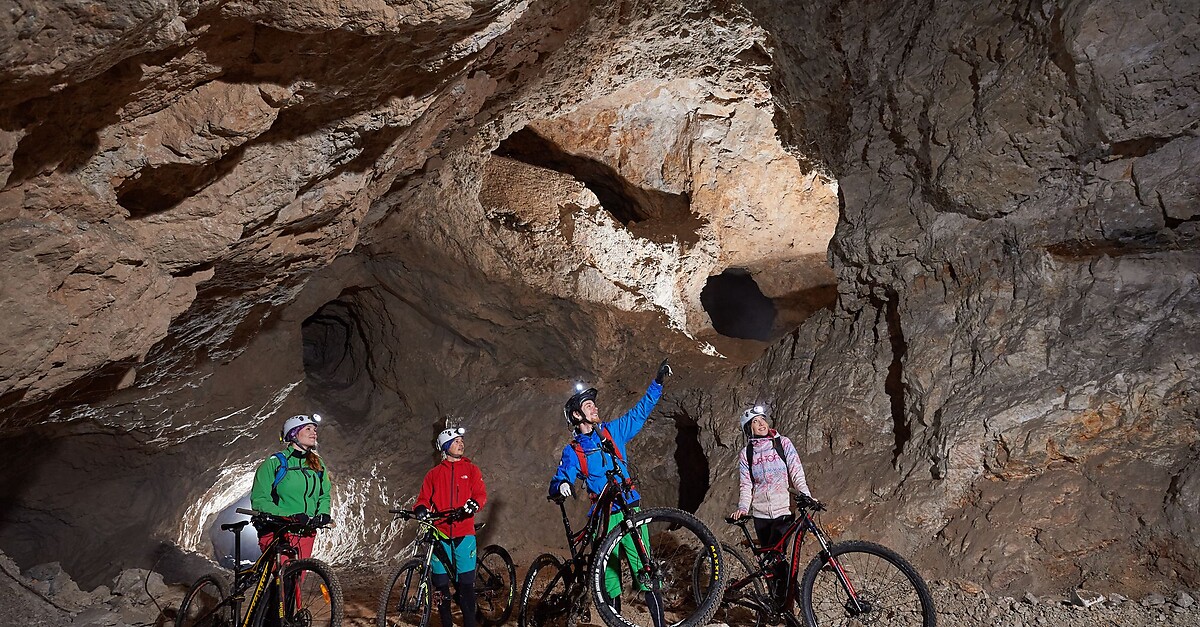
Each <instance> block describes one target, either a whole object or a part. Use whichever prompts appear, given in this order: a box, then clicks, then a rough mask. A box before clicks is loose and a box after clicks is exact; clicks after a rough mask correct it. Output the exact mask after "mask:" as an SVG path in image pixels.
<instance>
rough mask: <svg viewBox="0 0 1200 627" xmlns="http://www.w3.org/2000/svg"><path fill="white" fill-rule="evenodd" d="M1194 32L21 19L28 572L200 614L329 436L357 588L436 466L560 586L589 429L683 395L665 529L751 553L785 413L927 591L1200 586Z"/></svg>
mask: <svg viewBox="0 0 1200 627" xmlns="http://www.w3.org/2000/svg"><path fill="white" fill-rule="evenodd" d="M1193 4H1194V3H1189V2H1186V1H1184V0H1175V1H1173V2H1157V3H1151V2H1115V1H1107V0H1091V1H1079V2H1072V3H1068V4H1066V5H1062V6H1050V5H1045V6H1042V5H1038V6H1032V5H1030V6H1009V5H1003V4H1001V5H997V4H996V3H985V2H968V3H959V4H956V5H954V6H941V5H939V6H937V7H933V6H931V5H927V4H920V3H915V2H901V3H899V4H896V3H891V4H881V3H869V2H832V1H830V2H808V3H795V2H784V1H778V2H776V1H773V0H750V1H748V2H746V3H744V4H737V3H712V4H706V3H701V4H700V5H697V4H696V3H693V2H683V1H679V2H672V1H666V2H660V3H655V4H654V5H647V4H644V3H628V2H615V3H606V2H592V3H578V2H567V1H556V0H546V1H540V2H530V1H525V0H520V1H516V0H493V1H485V0H475V1H459V2H455V1H444V2H443V1H437V2H420V3H404V2H383V1H373V0H359V1H354V2H345V1H341V2H322V1H318V0H305V1H295V0H292V1H288V2H282V1H275V0H263V1H253V0H250V1H237V2H211V1H201V2H151V1H146V2H132V1H131V2H106V3H91V4H87V3H85V4H82V5H63V4H61V3H39V2H36V1H33V0H22V1H21V2H18V3H17V4H16V5H15V7H14V8H13V10H12V11H10V13H11V15H10V17H11V19H10V20H5V22H4V25H3V26H0V44H2V47H0V49H2V50H3V52H0V244H3V245H2V246H0V271H3V273H4V274H3V276H4V277H5V279H4V280H3V281H0V442H2V443H3V444H4V445H5V451H6V457H7V461H8V462H9V463H10V467H11V468H13V470H12V471H11V472H8V473H6V474H5V476H3V477H2V478H0V510H3V511H4V515H3V517H2V518H0V549H2V550H3V551H4V552H5V553H7V554H8V555H10V556H12V557H13V558H14V559H15V560H16V562H17V564H19V565H21V566H22V567H29V566H33V565H36V564H44V563H48V562H60V563H61V564H62V568H63V569H65V571H66V572H67V573H69V574H70V575H71V576H72V577H74V580H75V581H79V582H80V585H82V586H83V587H85V588H90V587H94V586H96V585H99V584H100V583H103V582H109V581H112V580H113V576H114V575H116V574H117V573H118V572H120V571H121V570H123V569H127V568H130V567H138V568H142V569H146V568H150V567H154V566H155V564H156V563H157V564H159V566H157V568H158V570H159V571H161V572H163V573H164V574H165V576H166V578H167V579H168V582H171V581H182V580H186V579H187V578H188V577H190V576H192V575H194V573H195V571H196V570H197V569H198V568H199V567H198V566H197V565H196V564H195V563H194V562H191V561H189V560H188V558H187V557H185V555H184V553H186V552H188V551H198V552H200V553H202V554H207V555H212V554H213V551H214V549H213V548H212V544H213V538H214V535H213V534H217V535H219V532H216V531H213V530H212V527H211V526H212V524H213V522H214V521H215V520H217V519H218V517H219V516H221V515H223V512H224V511H225V510H227V508H229V507H230V506H232V505H235V504H236V503H237V502H238V501H239V499H241V498H242V497H243V496H244V495H245V494H246V492H247V491H248V489H249V486H250V476H251V473H252V472H253V470H254V468H255V467H256V465H257V464H258V463H259V462H260V461H261V460H262V459H264V458H265V457H266V456H268V455H269V454H270V453H272V452H273V451H274V450H276V448H278V447H279V442H278V429H279V425H280V423H281V422H282V420H283V419H284V418H285V417H286V416H289V415H291V414H295V413H308V412H313V411H319V412H321V413H322V414H324V415H326V416H327V421H326V422H325V423H324V424H323V427H322V431H321V436H320V438H321V450H322V451H323V455H324V456H325V458H326V460H327V461H328V463H329V465H330V468H331V476H332V478H333V481H334V484H335V494H334V514H335V518H337V519H338V520H339V521H340V523H341V524H340V525H339V527H338V528H337V530H335V531H334V532H332V533H330V534H327V535H326V536H325V537H323V538H322V539H321V543H320V544H319V552H321V554H322V555H324V556H325V557H327V558H328V559H330V560H331V561H332V562H334V563H335V564H336V565H338V566H339V567H340V566H344V565H349V564H355V565H363V564H367V565H375V566H377V567H378V568H380V569H381V570H383V569H386V568H387V565H389V564H392V563H393V562H394V560H395V559H396V557H397V555H399V554H400V553H401V552H402V550H403V549H404V547H405V546H406V543H407V541H408V539H410V538H411V531H412V530H411V529H406V528H405V527H404V526H403V525H401V524H399V523H398V522H396V521H394V520H392V518H391V517H390V516H389V515H388V514H387V509H388V508H389V507H394V506H398V505H405V504H409V503H411V500H412V498H413V497H414V495H415V493H416V491H417V487H418V485H419V482H420V479H421V477H422V475H423V474H424V472H425V471H426V470H427V469H428V468H429V467H430V466H432V465H433V463H434V462H435V461H436V457H435V456H434V454H433V450H432V447H431V446H430V443H431V441H432V439H433V437H434V435H435V434H436V432H437V431H438V430H440V429H441V428H443V427H444V426H445V425H446V424H453V425H462V426H465V427H466V428H467V429H468V437H467V443H468V455H469V456H470V457H472V458H473V459H474V460H475V461H476V462H477V463H478V464H480V466H481V467H482V468H483V470H484V473H485V478H487V480H488V483H489V488H490V492H491V494H492V498H491V499H490V502H489V504H488V507H487V508H486V511H485V514H486V515H487V517H488V518H489V521H490V525H489V531H488V533H489V534H491V535H490V536H488V537H486V538H485V540H487V541H498V542H501V543H503V544H505V545H507V546H509V548H510V549H511V550H512V551H513V553H514V554H515V555H517V556H518V557H519V558H520V557H528V556H532V555H533V554H535V553H537V552H540V551H542V550H559V551H560V550H562V540H561V539H560V538H559V535H560V529H559V527H558V520H557V517H556V514H555V512H554V511H553V510H552V509H551V508H549V507H548V506H547V504H546V503H545V501H544V498H543V494H544V493H545V490H546V488H547V482H548V479H549V477H550V475H551V473H552V471H553V468H554V465H555V464H556V463H557V460H558V459H559V455H560V453H561V449H562V446H563V444H564V443H565V441H566V439H567V432H566V427H565V425H564V424H563V422H562V418H561V408H562V403H563V401H564V400H565V399H566V397H567V395H568V394H569V392H570V389H571V385H572V384H573V383H575V381H576V380H583V381H586V382H588V383H590V384H593V385H597V386H598V387H600V389H601V402H602V413H603V414H604V415H605V416H616V415H618V413H619V412H620V411H622V410H624V409H625V408H626V407H628V406H630V405H632V404H633V403H634V402H635V401H636V400H637V398H638V397H639V396H640V394H641V393H642V392H643V391H644V389H645V386H646V384H647V383H648V381H649V379H650V377H651V376H652V374H653V370H654V367H655V366H656V365H657V364H658V362H659V361H660V360H661V359H662V358H663V357H664V356H667V355H669V356H670V357H671V359H672V362H673V363H674V364H675V366H676V371H677V375H676V376H675V377H674V378H672V379H671V380H669V381H668V384H667V396H666V397H665V398H664V400H663V401H662V402H661V403H660V405H659V407H658V411H657V412H656V414H655V418H654V419H653V420H652V421H651V422H650V424H649V425H648V426H647V427H646V429H645V430H644V431H643V432H642V434H640V435H639V436H638V440H637V441H636V443H635V445H634V447H633V448H632V454H631V456H632V458H633V460H634V466H635V468H636V469H637V471H638V473H639V475H640V476H641V478H642V486H643V488H644V494H645V495H646V499H647V500H648V501H649V502H653V503H656V504H670V505H679V506H681V507H686V508H688V509H693V510H697V511H698V512H699V514H700V515H701V516H702V517H704V518H705V519H707V520H708V521H709V522H711V523H714V526H715V527H719V525H720V523H719V521H720V518H721V517H722V516H723V515H725V514H727V513H728V511H729V510H730V509H731V508H732V506H733V504H734V499H735V496H734V495H735V492H736V489H737V486H736V478H735V477H736V472H735V468H736V462H737V455H738V453H739V451H740V450H742V449H743V448H744V447H743V444H744V442H743V440H742V439H741V436H740V434H739V433H738V432H737V427H736V422H735V420H734V417H735V416H736V415H737V414H738V413H740V411H741V409H743V408H744V406H745V405H746V404H749V403H752V402H764V403H766V404H767V405H768V406H769V409H770V412H771V415H772V417H773V418H774V420H775V424H776V426H777V427H778V428H779V429H780V430H781V431H782V432H783V433H785V434H786V435H788V436H789V437H791V438H792V440H793V441H794V442H796V444H797V446H798V447H799V448H800V449H801V452H802V456H803V458H804V461H805V464H806V469H807V470H808V474H809V483H810V486H812V489H813V491H814V496H816V497H817V498H819V499H821V500H823V501H827V502H828V503H830V504H831V506H832V507H831V511H830V513H829V514H828V515H827V517H826V522H827V523H828V524H829V527H830V528H831V529H832V530H834V531H835V532H836V533H838V534H840V535H841V537H862V538H867V539H871V540H876V541H879V542H882V543H885V544H889V545H891V546H893V547H895V548H897V549H899V550H901V552H903V553H905V554H907V555H910V556H912V558H913V560H914V562H915V563H916V564H918V566H919V567H920V568H921V570H922V572H925V573H926V574H927V576H929V577H930V578H942V577H957V576H969V577H970V578H972V579H974V580H985V581H988V582H989V584H990V585H991V586H993V587H997V588H1012V589H1029V588H1032V589H1040V588H1046V587H1056V586H1078V585H1082V584H1084V583H1086V584H1087V587H1088V588H1089V589H1094V590H1098V591H1101V592H1106V591H1107V590H1108V588H1107V586H1108V585H1116V584H1120V585H1123V586H1126V587H1125V588H1123V589H1124V590H1125V591H1126V592H1128V591H1129V589H1130V588H1129V587H1130V586H1135V587H1136V586H1143V587H1152V586H1155V585H1157V582H1160V581H1162V582H1167V581H1176V580H1181V581H1184V582H1189V585H1194V584H1195V582H1196V581H1197V580H1198V578H1200V553H1197V549H1196V547H1197V545H1198V543H1197V542H1196V539H1197V538H1196V534H1197V528H1196V524H1195V522H1194V521H1195V520H1197V515H1200V509H1198V508H1200V504H1198V502H1197V497H1196V493H1197V470H1196V469H1197V465H1196V461H1195V459H1196V453H1195V451H1196V442H1197V433H1196V430H1197V427H1196V416H1197V415H1198V414H1200V403H1198V401H1197V399H1198V398H1200V390H1198V389H1197V387H1196V383H1195V381H1194V379H1195V377H1194V372H1195V371H1196V366H1197V360H1198V356H1200V344H1198V343H1197V342H1198V340H1197V335H1196V334H1195V333H1194V332H1192V331H1191V330H1192V329H1193V328H1195V324H1196V323H1197V322H1200V321H1198V320H1197V317H1200V302H1198V301H1200V290H1198V289H1197V287H1198V285H1197V283H1198V281H1197V276H1196V271H1197V268H1200V263H1198V262H1200V259H1197V232H1196V215H1197V186H1198V185H1200V183H1198V181H1200V145H1198V144H1197V142H1198V141H1200V140H1197V138H1196V133H1195V129H1196V124H1197V119H1198V117H1200V104H1197V103H1200V97H1197V96H1200V94H1197V91H1198V89H1200V76H1198V74H1200V70H1198V69H1197V68H1200V63H1198V62H1197V61H1198V59H1197V54H1200V53H1198V52H1197V51H1198V48H1197V45H1196V43H1197V40H1198V38H1200V19H1197V18H1198V16H1197V14H1196V11H1197V10H1196V8H1195V7H1194V6H1193ZM731 286H732V287H731ZM730 321H732V324H731V322H730ZM81 528H84V529H87V530H88V531H87V532H86V533H80V532H79V529H81ZM179 549H183V552H181V551H180V550H179ZM1118 565H1121V568H1118V567H1117V566H1118ZM1131 565H1132V566H1131Z"/></svg>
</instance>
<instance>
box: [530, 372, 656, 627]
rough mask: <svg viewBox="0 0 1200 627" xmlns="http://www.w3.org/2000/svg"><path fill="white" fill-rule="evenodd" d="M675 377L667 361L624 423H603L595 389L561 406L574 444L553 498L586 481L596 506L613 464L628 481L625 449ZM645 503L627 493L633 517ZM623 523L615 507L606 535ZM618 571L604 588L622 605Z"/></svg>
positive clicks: (649, 598) (634, 566)
mask: <svg viewBox="0 0 1200 627" xmlns="http://www.w3.org/2000/svg"><path fill="white" fill-rule="evenodd" d="M671 374H672V372H671V366H669V365H668V364H667V360H665V359H664V360H663V362H662V364H661V365H659V367H658V373H657V374H656V375H655V376H654V381H651V382H650V386H649V387H647V388H646V393H645V394H644V395H642V398H641V400H639V401H638V402H637V404H636V405H634V406H633V408H632V409H630V410H629V411H627V412H625V413H624V414H623V415H622V416H621V417H620V418H617V419H615V420H612V421H609V422H601V421H600V409H599V408H598V407H597V406H596V395H597V391H596V388H588V389H586V390H583V391H581V392H577V393H575V395H574V396H572V397H571V398H570V399H568V400H567V403H566V405H565V406H563V417H564V418H565V419H566V421H567V426H569V427H571V428H572V430H573V431H574V437H573V438H572V440H571V443H570V444H568V445H567V446H564V447H563V450H562V458H561V460H560V461H559V463H558V469H557V470H556V471H555V472H554V478H552V479H551V480H550V494H551V496H553V495H561V496H563V497H568V496H571V495H572V494H573V491H574V490H573V488H572V484H574V482H575V480H576V479H579V478H582V479H583V482H584V486H585V487H586V489H587V492H588V496H589V497H591V499H592V501H593V502H594V501H595V500H596V498H597V497H599V496H600V492H601V491H602V490H603V489H604V485H605V484H606V483H607V481H608V479H607V478H606V477H605V476H604V473H605V472H606V471H608V470H609V469H611V468H612V465H613V463H616V464H617V465H618V467H619V468H620V469H621V472H622V473H624V475H625V476H626V477H629V467H628V465H627V463H626V460H627V459H628V456H627V455H626V453H625V450H626V447H627V446H628V445H629V441H630V440H632V439H633V437H634V436H636V435H637V434H638V432H639V431H641V430H642V427H643V426H645V424H646V419H648V418H649V417H650V413H651V412H652V411H654V406H655V405H657V404H658V399H659V398H661V397H662V389H663V379H664V378H665V377H668V376H670V375H671ZM605 439H608V440H611V441H612V444H613V448H614V449H615V450H616V459H615V460H614V459H613V456H612V455H606V454H604V453H603V451H602V450H601V448H600V446H601V442H602V441H603V440H605ZM581 462H582V463H581ZM585 468H586V472H585ZM641 498H642V497H641V495H640V494H638V492H637V489H636V488H634V487H632V486H628V487H627V488H626V494H625V499H626V502H627V503H628V504H629V505H630V506H631V508H632V509H633V511H637V508H638V505H639V504H640V502H641ZM593 506H594V505H593ZM589 513H590V512H589ZM622 520H624V515H623V514H622V513H621V511H620V510H619V509H616V508H615V507H614V508H613V511H610V512H609V516H608V524H607V525H606V526H605V532H606V533H607V532H608V531H609V530H611V529H612V528H613V527H615V526H616V525H617V524H619V523H620V522H621V521H622ZM624 555H625V558H626V561H628V562H629V564H628V566H629V568H630V569H631V570H633V571H635V572H636V571H637V570H640V569H641V564H640V563H636V562H638V561H639V560H638V559H637V556H636V555H631V553H630V552H629V551H625V552H624ZM618 567H619V562H617V561H616V560H613V561H612V562H610V565H609V567H608V569H607V570H606V571H605V573H604V583H605V588H606V590H607V592H608V596H609V598H612V599H614V600H615V601H616V602H617V603H618V604H619V602H620V594H621V573H620V571H619V570H617V569H618ZM638 587H639V589H641V590H643V591H645V592H646V606H647V607H648V608H650V609H651V617H652V618H653V620H654V627H662V625H663V611H662V605H661V602H660V601H659V599H658V598H657V597H654V596H653V595H652V594H651V592H650V591H649V589H648V588H645V587H644V586H643V585H641V584H639V586H638Z"/></svg>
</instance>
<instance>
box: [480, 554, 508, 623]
mask: <svg viewBox="0 0 1200 627" xmlns="http://www.w3.org/2000/svg"><path fill="white" fill-rule="evenodd" d="M516 598H517V567H516V565H515V564H513V561H512V558H511V557H509V555H508V551H506V550H504V547H502V546H499V545H496V544H489V545H488V546H485V547H483V551H481V552H480V553H479V560H478V561H477V566H476V568H475V603H476V608H477V610H476V614H477V615H478V618H479V621H478V622H479V624H480V625H483V627H496V626H497V625H503V624H504V623H505V622H507V621H508V617H509V616H511V615H512V608H513V600H514V599H516Z"/></svg>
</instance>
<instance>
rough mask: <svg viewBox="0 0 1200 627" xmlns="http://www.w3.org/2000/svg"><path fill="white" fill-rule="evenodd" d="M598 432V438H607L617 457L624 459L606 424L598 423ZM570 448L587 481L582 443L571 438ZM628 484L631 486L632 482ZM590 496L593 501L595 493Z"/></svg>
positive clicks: (585, 458)
mask: <svg viewBox="0 0 1200 627" xmlns="http://www.w3.org/2000/svg"><path fill="white" fill-rule="evenodd" d="M599 433H600V439H602V440H608V441H609V442H610V443H611V444H612V445H613V452H614V453H616V455H617V459H619V460H621V461H625V456H624V455H622V454H621V449H619V448H617V443H616V442H615V441H613V437H612V434H611V433H609V432H608V425H604V424H602V425H600V429H599ZM571 448H572V449H575V457H576V458H578V459H579V471H580V472H582V473H583V476H584V481H587V476H588V463H587V455H586V454H585V453H584V452H583V445H582V444H580V443H579V440H574V439H572V440H571ZM630 485H631V487H632V483H631V484H630ZM591 497H592V500H593V501H595V500H596V495H591Z"/></svg>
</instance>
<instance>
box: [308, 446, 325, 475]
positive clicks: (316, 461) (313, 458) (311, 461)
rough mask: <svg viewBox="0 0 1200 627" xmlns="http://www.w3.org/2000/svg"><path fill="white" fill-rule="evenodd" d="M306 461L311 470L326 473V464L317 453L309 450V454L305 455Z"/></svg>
mask: <svg viewBox="0 0 1200 627" xmlns="http://www.w3.org/2000/svg"><path fill="white" fill-rule="evenodd" d="M304 459H305V460H306V461H307V462H308V467H309V468H311V469H313V470H315V471H317V472H324V471H325V464H324V462H322V461H321V456H320V455H317V452H316V451H314V450H312V449H309V451H308V453H306V454H305V455H304Z"/></svg>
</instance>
